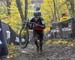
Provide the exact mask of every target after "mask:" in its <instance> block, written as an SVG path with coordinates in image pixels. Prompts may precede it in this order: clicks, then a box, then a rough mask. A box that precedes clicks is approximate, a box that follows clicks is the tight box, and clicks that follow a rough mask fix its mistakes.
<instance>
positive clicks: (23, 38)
mask: <svg viewBox="0 0 75 60" xmlns="http://www.w3.org/2000/svg"><path fill="white" fill-rule="evenodd" d="M19 39H20V47H22V48H26V47H27V45H28V43H29V31H28V28H23V29H21V31H20V34H19Z"/></svg>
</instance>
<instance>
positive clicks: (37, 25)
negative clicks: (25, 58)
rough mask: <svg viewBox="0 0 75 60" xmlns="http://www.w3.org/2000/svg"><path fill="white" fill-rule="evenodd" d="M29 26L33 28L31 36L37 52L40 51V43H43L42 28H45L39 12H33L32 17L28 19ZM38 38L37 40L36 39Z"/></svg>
mask: <svg viewBox="0 0 75 60" xmlns="http://www.w3.org/2000/svg"><path fill="white" fill-rule="evenodd" d="M30 23H31V26H30V28H31V29H33V38H34V42H35V45H36V47H37V52H40V53H41V52H42V45H43V30H44V29H45V24H44V20H43V18H42V17H41V13H40V12H34V17H33V18H32V19H31V20H30ZM36 38H38V40H39V43H38V40H37V39H36Z"/></svg>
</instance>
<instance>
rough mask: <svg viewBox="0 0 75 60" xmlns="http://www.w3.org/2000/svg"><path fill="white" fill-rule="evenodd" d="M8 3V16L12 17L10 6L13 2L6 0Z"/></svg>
mask: <svg viewBox="0 0 75 60" xmlns="http://www.w3.org/2000/svg"><path fill="white" fill-rule="evenodd" d="M6 3H7V11H8V12H7V14H8V15H10V5H11V0H6Z"/></svg>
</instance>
